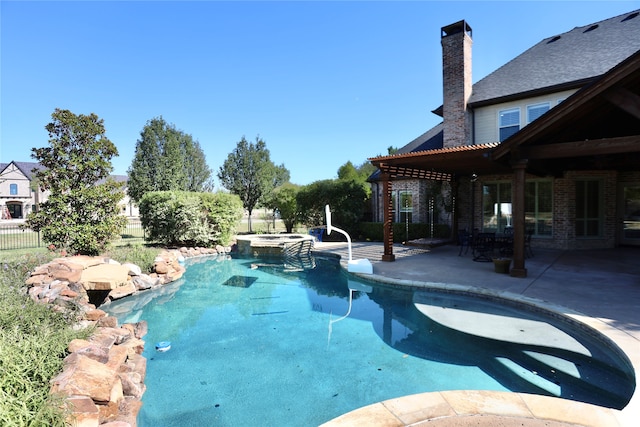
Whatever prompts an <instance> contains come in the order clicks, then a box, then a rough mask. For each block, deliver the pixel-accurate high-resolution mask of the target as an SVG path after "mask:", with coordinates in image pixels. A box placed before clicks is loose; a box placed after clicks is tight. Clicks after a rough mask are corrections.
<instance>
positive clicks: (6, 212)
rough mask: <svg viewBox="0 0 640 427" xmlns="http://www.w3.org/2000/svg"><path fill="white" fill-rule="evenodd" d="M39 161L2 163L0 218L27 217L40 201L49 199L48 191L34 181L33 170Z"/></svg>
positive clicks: (39, 166)
mask: <svg viewBox="0 0 640 427" xmlns="http://www.w3.org/2000/svg"><path fill="white" fill-rule="evenodd" d="M41 168H42V166H41V165H40V164H39V163H34V162H10V163H0V214H1V215H0V219H21V218H26V216H27V215H29V213H30V212H32V211H34V210H35V209H36V206H37V205H38V203H40V202H43V201H45V200H46V199H47V196H48V192H44V191H41V190H40V187H38V186H37V185H32V183H33V178H34V174H33V170H34V169H41Z"/></svg>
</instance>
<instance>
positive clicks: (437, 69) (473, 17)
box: [0, 0, 640, 184]
mask: <svg viewBox="0 0 640 427" xmlns="http://www.w3.org/2000/svg"><path fill="white" fill-rule="evenodd" d="M639 8H640V1H494V2H490V1H407V2H398V1H395V2H371V1H369V2H367V1H356V2H342V1H325V2H307V1H297V2H284V1H275V2H270V1H258V2H245V1H235V2H222V1H194V2H170V1H160V2H156V1H138V2H131V1H110V2H93V1H73V2H56V1H44V2H32V1H20V2H17V1H16V2H14V1H4V0H2V1H1V2H0V19H1V22H0V24H1V29H0V32H1V34H0V36H1V40H0V43H1V45H0V48H1V50H0V54H1V64H0V72H1V74H0V77H1V87H0V90H1V94H0V107H1V111H0V162H5V163H6V162H9V161H12V160H16V161H33V159H32V158H31V148H32V147H43V146H46V145H47V144H48V135H47V132H46V131H45V130H44V126H45V125H46V124H47V123H49V122H50V121H51V113H52V112H53V111H54V109H55V108H62V109H68V110H71V111H72V112H74V113H76V114H89V113H95V114H97V115H98V116H99V117H100V118H102V119H103V120H104V123H105V127H106V130H107V137H108V138H109V139H110V140H111V141H113V142H114V143H115V144H116V146H117V147H118V151H119V157H117V158H115V159H114V160H113V166H114V171H113V173H115V174H125V173H126V171H127V169H128V168H129V166H130V164H131V160H132V158H133V155H134V152H135V146H136V141H137V140H138V139H139V137H140V132H141V130H142V128H143V127H144V125H145V124H146V123H147V121H149V120H151V119H153V118H154V117H158V116H162V117H163V118H164V119H165V120H166V121H167V122H169V123H172V124H174V125H175V126H176V127H177V128H178V129H180V130H182V131H183V132H185V133H187V134H190V135H192V136H193V138H194V139H195V140H197V141H199V143H200V145H201V147H202V149H203V151H204V153H205V156H206V158H207V163H208V164H209V166H210V167H211V169H212V171H213V173H214V175H215V174H216V173H217V172H218V170H219V168H220V166H221V165H222V164H223V162H224V160H225V159H226V158H227V156H228V154H229V153H230V152H231V151H232V150H233V149H234V148H235V147H236V144H237V142H238V141H239V140H240V139H241V138H242V136H245V137H246V138H247V139H248V140H250V141H253V140H255V138H256V136H258V135H259V136H260V137H261V138H262V139H263V140H264V141H265V142H266V145H267V148H268V149H269V151H270V153H271V160H272V161H273V162H274V163H276V164H284V165H285V167H286V168H287V169H289V171H290V172H291V181H292V182H294V183H296V184H309V183H311V182H313V181H317V180H321V179H330V178H335V177H336V175H337V170H338V168H339V167H340V166H341V165H343V164H344V163H346V162H347V161H351V162H353V163H354V164H356V165H358V164H361V163H363V162H364V161H366V159H367V158H368V157H373V156H376V155H380V154H386V152H387V147H389V146H394V147H401V146H403V145H405V144H406V143H408V142H410V141H411V140H412V139H414V138H415V137H417V136H419V135H420V134H422V133H423V132H425V131H426V130H428V129H429V128H431V127H432V126H434V125H436V124H437V123H438V122H439V118H438V117H437V116H436V115H434V114H433V113H431V111H432V110H434V109H435V108H437V107H438V106H440V104H441V103H442V73H441V46H440V28H441V27H443V26H446V25H448V24H451V23H454V22H457V21H459V20H461V19H465V20H466V21H467V22H468V23H469V25H470V26H471V28H472V30H473V81H474V82H475V81H478V80H479V79H481V78H482V77H484V76H486V75H487V74H489V73H490V72H492V71H493V70H495V69H497V68H498V67H500V66H501V65H503V64H504V63H506V62H507V61H509V60H510V59H512V58H513V57H515V56H517V55H519V54H520V53H522V52H523V51H525V50H526V49H528V48H529V47H531V46H532V45H534V44H535V43H537V42H539V41H540V40H542V39H544V38H546V37H550V36H553V35H556V34H561V33H563V32H566V31H569V30H571V29H572V28H574V27H576V26H583V25H587V24H590V23H593V22H596V21H600V20H602V19H606V18H609V17H612V16H615V15H619V14H622V13H626V12H628V11H631V10H634V9H639ZM524 77H526V76H524Z"/></svg>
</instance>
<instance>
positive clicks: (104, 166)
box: [25, 109, 126, 255]
mask: <svg viewBox="0 0 640 427" xmlns="http://www.w3.org/2000/svg"><path fill="white" fill-rule="evenodd" d="M51 117H52V119H53V121H52V122H51V123H49V124H48V125H47V126H45V129H46V130H47V131H48V132H49V146H48V147H43V148H33V149H32V154H31V156H32V157H33V158H34V159H36V160H38V162H39V163H40V164H41V165H42V166H43V167H44V168H43V169H40V170H36V171H35V177H36V179H37V180H38V182H39V184H40V186H41V187H42V188H43V189H44V190H49V191H50V192H51V193H50V196H49V198H48V200H47V201H46V202H44V203H41V204H40V209H39V210H38V211H36V212H31V213H30V214H29V215H28V217H27V221H26V223H25V226H26V227H29V228H31V229H33V230H35V231H41V232H42V235H43V239H44V240H45V242H47V243H49V244H51V245H54V246H55V247H56V248H57V249H61V250H62V249H64V250H65V251H67V252H70V253H78V254H87V255H95V254H98V253H99V252H100V251H102V250H104V248H105V247H106V246H107V244H108V243H109V242H110V241H111V240H113V239H115V238H116V237H118V235H119V234H120V231H121V230H122V229H123V227H124V225H125V224H126V218H124V217H122V216H120V215H119V208H118V202H119V201H120V200H122V198H123V197H124V192H123V190H122V184H121V183H117V182H115V181H113V180H111V179H107V178H108V177H109V172H111V170H112V169H113V168H112V166H111V158H112V157H114V156H117V155H118V150H117V148H116V146H115V145H114V144H113V143H112V142H111V141H110V140H109V139H108V138H107V137H106V136H105V128H104V123H103V120H102V119H100V118H98V116H97V115H95V114H93V113H92V114H90V115H88V116H85V115H82V114H80V115H75V114H73V113H72V112H71V111H69V110H61V109H56V110H55V111H54V112H53V114H52V115H51Z"/></svg>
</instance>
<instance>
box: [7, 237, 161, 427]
mask: <svg viewBox="0 0 640 427" xmlns="http://www.w3.org/2000/svg"><path fill="white" fill-rule="evenodd" d="M159 252H160V249H159V248H155V247H148V246H143V245H127V246H119V247H113V248H111V249H110V250H109V251H108V252H106V253H105V254H103V255H104V256H109V257H111V258H113V259H115V260H117V261H119V262H131V263H134V264H136V265H138V266H140V267H141V268H142V270H143V271H150V268H151V266H152V265H153V260H154V258H155V257H156V255H157V254H158V253H159ZM1 254H2V258H1V260H0V420H2V422H1V425H2V426H3V427H4V426H16V427H18V426H20V427H22V426H37V427H40V426H42V427H45V426H47V427H48V426H54V427H57V426H65V425H66V423H65V419H66V416H65V414H64V413H63V411H62V409H61V403H62V401H61V398H60V397H56V396H52V395H50V393H49V391H50V387H51V385H50V380H51V379H52V378H53V377H55V376H56V375H58V373H60V372H61V371H62V368H63V359H64V357H65V356H66V355H67V347H68V344H69V342H71V340H72V339H74V338H86V337H87V336H88V335H89V334H90V333H91V331H90V330H84V331H75V330H73V328H72V325H74V324H75V322H76V320H77V319H75V318H74V317H73V316H74V314H73V313H66V314H61V313H57V312H54V311H53V310H51V309H50V308H49V307H48V306H46V305H43V304H37V303H35V302H34V301H32V300H31V299H30V298H29V297H28V296H27V295H26V288H25V287H24V282H25V280H26V279H27V278H28V277H29V274H30V272H31V271H33V269H34V268H35V267H37V266H39V265H42V264H46V263H48V262H49V261H51V260H52V259H53V258H56V257H57V256H59V255H58V254H55V253H52V252H49V251H48V250H47V249H45V248H38V249H23V250H13V251H2V253H1Z"/></svg>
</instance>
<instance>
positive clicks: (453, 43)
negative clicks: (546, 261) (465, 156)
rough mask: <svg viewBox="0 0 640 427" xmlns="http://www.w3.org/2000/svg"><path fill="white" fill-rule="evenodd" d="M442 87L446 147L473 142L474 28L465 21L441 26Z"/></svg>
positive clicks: (444, 143)
mask: <svg viewBox="0 0 640 427" xmlns="http://www.w3.org/2000/svg"><path fill="white" fill-rule="evenodd" d="M441 43H442V86H443V105H442V117H443V122H444V131H443V136H444V142H443V145H444V147H445V148H446V147H459V146H461V145H470V144H471V143H472V140H471V114H470V113H469V112H468V111H467V102H468V101H469V97H470V96H471V88H472V82H471V45H472V44H473V41H472V40H471V27H470V26H469V24H467V23H466V21H459V22H456V23H455V24H451V25H448V26H446V27H442V29H441Z"/></svg>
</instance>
